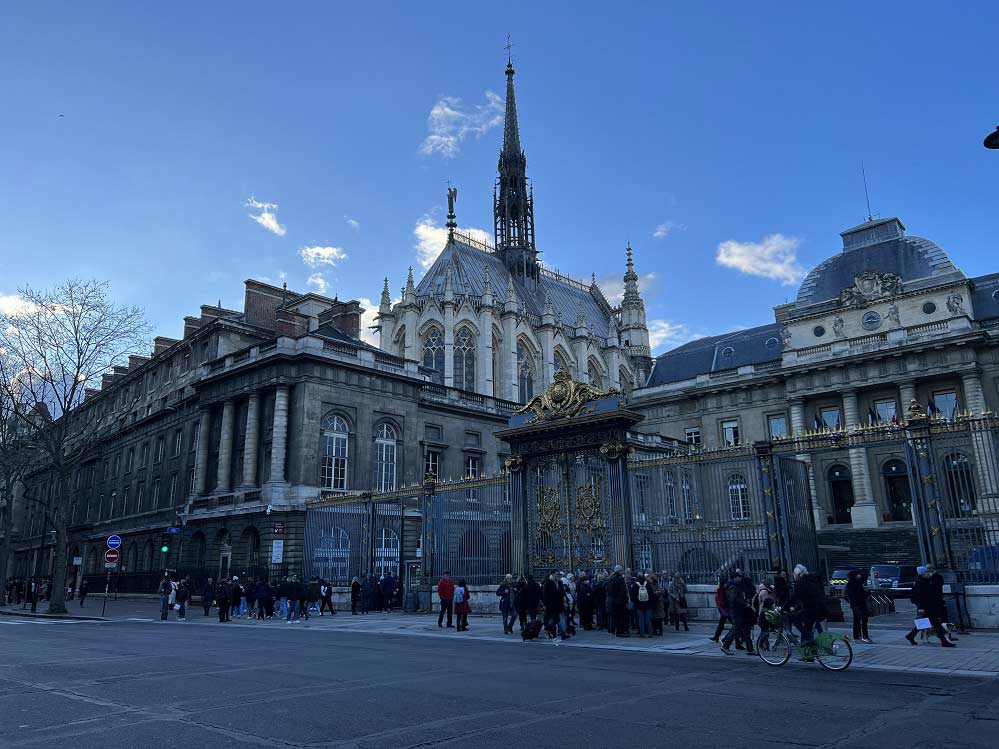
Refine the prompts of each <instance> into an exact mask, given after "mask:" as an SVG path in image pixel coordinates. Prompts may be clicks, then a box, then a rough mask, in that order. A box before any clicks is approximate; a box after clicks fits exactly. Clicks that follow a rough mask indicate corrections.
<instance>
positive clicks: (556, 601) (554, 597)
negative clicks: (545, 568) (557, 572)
mask: <svg viewBox="0 0 999 749" xmlns="http://www.w3.org/2000/svg"><path fill="white" fill-rule="evenodd" d="M564 599H565V594H564V593H563V591H562V583H560V582H557V581H555V580H552V579H551V578H550V577H549V578H545V584H544V585H542V586H541V600H542V602H543V603H544V604H545V612H546V613H547V614H549V615H551V616H554V615H555V614H560V613H562V611H564V610H565V603H564Z"/></svg>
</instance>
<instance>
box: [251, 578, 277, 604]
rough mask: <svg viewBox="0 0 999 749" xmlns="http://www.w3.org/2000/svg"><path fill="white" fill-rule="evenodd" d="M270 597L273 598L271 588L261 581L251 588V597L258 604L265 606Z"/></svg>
mask: <svg viewBox="0 0 999 749" xmlns="http://www.w3.org/2000/svg"><path fill="white" fill-rule="evenodd" d="M272 596H273V591H272V590H271V586H270V585H268V584H267V583H265V582H264V581H263V580H261V581H260V582H258V583H257V584H256V585H255V586H254V587H253V597H254V598H255V599H256V600H257V601H258V602H259V603H264V604H266V603H267V602H268V600H269V599H270V598H271V597H272Z"/></svg>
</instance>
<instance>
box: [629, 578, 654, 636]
mask: <svg viewBox="0 0 999 749" xmlns="http://www.w3.org/2000/svg"><path fill="white" fill-rule="evenodd" d="M630 593H631V602H632V605H633V606H634V607H635V618H636V619H637V620H638V636H639V637H642V638H646V637H652V604H653V601H652V586H651V585H650V584H649V581H648V580H646V579H645V575H644V574H642V573H639V574H638V577H637V578H635V581H634V582H633V583H632V584H631V591H630Z"/></svg>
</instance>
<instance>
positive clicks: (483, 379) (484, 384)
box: [475, 307, 496, 395]
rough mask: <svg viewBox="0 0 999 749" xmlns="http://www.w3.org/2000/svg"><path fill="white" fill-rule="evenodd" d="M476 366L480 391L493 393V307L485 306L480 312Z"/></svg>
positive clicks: (488, 393) (487, 393) (486, 393)
mask: <svg viewBox="0 0 999 749" xmlns="http://www.w3.org/2000/svg"><path fill="white" fill-rule="evenodd" d="M475 353H476V363H475V364H476V367H477V368H478V373H477V375H476V377H475V381H476V383H478V391H479V392H480V393H482V395H492V394H493V393H494V392H495V391H494V389H493V388H494V387H495V384H496V383H494V382H493V310H492V307H483V308H482V311H481V312H480V313H479V340H478V343H477V344H476V347H475Z"/></svg>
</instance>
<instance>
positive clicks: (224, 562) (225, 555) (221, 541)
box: [215, 528, 232, 580]
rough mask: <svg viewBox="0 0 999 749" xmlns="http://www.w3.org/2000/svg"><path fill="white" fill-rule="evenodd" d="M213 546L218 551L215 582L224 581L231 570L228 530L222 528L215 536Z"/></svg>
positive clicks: (230, 542) (230, 541) (230, 546)
mask: <svg viewBox="0 0 999 749" xmlns="http://www.w3.org/2000/svg"><path fill="white" fill-rule="evenodd" d="M215 544H216V546H217V548H218V550H219V556H218V575H217V577H216V579H217V580H225V579H226V578H227V577H229V574H230V571H231V569H232V539H231V538H230V537H229V529H228V528H223V529H222V530H220V531H219V532H218V533H216V534H215Z"/></svg>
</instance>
